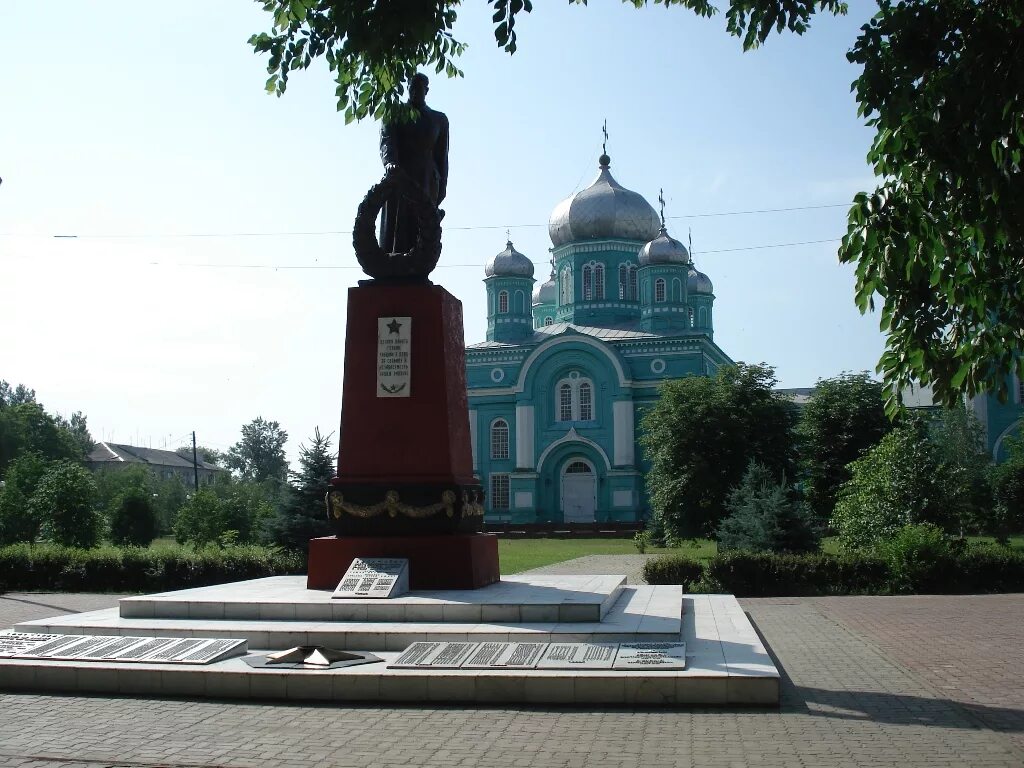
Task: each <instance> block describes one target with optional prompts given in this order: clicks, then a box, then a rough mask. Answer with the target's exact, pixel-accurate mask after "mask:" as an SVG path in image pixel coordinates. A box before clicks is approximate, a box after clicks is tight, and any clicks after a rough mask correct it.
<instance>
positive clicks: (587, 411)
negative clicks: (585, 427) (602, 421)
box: [579, 382, 594, 421]
mask: <svg viewBox="0 0 1024 768" xmlns="http://www.w3.org/2000/svg"><path fill="white" fill-rule="evenodd" d="M593 418H594V398H593V391H592V390H591V388H590V384H589V382H583V383H582V384H580V419H579V420H580V421H590V420H591V419H593Z"/></svg>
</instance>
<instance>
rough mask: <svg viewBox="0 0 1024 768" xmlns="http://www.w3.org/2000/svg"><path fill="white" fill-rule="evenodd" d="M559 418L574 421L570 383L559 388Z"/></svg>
mask: <svg viewBox="0 0 1024 768" xmlns="http://www.w3.org/2000/svg"><path fill="white" fill-rule="evenodd" d="M558 420H559V421H572V386H571V385H570V384H568V383H566V384H562V385H561V386H560V387H559V388H558Z"/></svg>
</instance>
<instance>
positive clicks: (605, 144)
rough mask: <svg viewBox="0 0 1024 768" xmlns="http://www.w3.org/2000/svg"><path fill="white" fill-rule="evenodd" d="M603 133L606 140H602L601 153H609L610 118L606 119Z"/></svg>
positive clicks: (602, 128) (602, 127) (602, 129)
mask: <svg viewBox="0 0 1024 768" xmlns="http://www.w3.org/2000/svg"><path fill="white" fill-rule="evenodd" d="M601 133H603V134H604V141H602V142H601V154H602V155H607V154H608V118H607V117H606V118H605V119H604V125H602V126H601Z"/></svg>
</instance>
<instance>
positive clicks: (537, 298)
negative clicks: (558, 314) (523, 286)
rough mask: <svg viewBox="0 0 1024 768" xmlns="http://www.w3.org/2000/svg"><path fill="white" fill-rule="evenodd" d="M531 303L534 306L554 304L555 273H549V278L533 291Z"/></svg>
mask: <svg viewBox="0 0 1024 768" xmlns="http://www.w3.org/2000/svg"><path fill="white" fill-rule="evenodd" d="M533 303H534V304H554V303H555V273H554V272H552V273H551V277H549V278H548V279H547V280H545V281H544V282H543V283H541V284H540V285H538V286H537V287H536V288H534V289H533Z"/></svg>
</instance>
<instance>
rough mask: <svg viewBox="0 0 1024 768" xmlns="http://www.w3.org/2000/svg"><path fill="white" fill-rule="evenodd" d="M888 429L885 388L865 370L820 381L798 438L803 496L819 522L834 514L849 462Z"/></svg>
mask: <svg viewBox="0 0 1024 768" xmlns="http://www.w3.org/2000/svg"><path fill="white" fill-rule="evenodd" d="M890 429H892V423H891V422H890V421H889V419H888V418H887V417H886V415H885V409H884V398H883V395H882V385H881V383H880V382H877V381H872V380H871V377H870V376H869V375H868V373H867V372H866V371H865V372H862V373H843V374H841V375H839V376H836V377H834V378H831V379H819V380H818V383H817V384H815V387H814V392H813V394H811V396H810V398H809V399H808V401H807V404H806V405H805V406H804V408H803V410H802V411H801V413H800V421H799V422H798V424H797V435H798V437H799V445H800V468H801V470H802V481H803V485H804V489H805V494H806V497H807V501H808V503H809V504H810V505H811V508H812V509H813V510H814V512H815V514H817V515H818V518H819V519H821V520H828V518H829V517H830V516H831V515H832V510H833V509H834V508H835V504H836V491H838V490H839V486H840V485H842V484H843V483H845V482H846V481H847V480H849V479H850V472H849V470H848V469H847V466H848V465H849V464H850V462H852V461H854V460H855V459H857V458H858V457H859V456H860V455H861V454H862V453H863V452H864V451H865V450H866V449H867V448H870V447H872V446H873V445H876V444H877V443H878V441H879V440H881V439H882V437H883V436H884V435H885V434H886V432H888V431H889V430H890Z"/></svg>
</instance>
